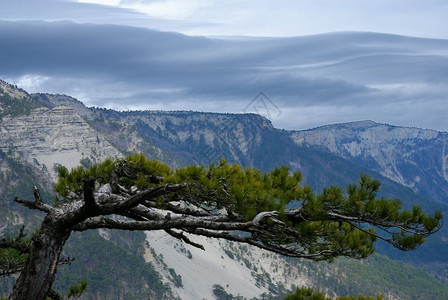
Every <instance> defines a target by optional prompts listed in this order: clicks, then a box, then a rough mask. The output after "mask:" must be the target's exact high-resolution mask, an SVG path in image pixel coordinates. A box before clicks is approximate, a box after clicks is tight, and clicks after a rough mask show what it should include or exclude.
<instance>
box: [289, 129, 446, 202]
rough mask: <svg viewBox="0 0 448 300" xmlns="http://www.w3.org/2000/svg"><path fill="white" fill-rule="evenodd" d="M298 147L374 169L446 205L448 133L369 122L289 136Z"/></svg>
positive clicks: (307, 131)
mask: <svg viewBox="0 0 448 300" xmlns="http://www.w3.org/2000/svg"><path fill="white" fill-rule="evenodd" d="M291 136H292V138H293V140H294V141H295V143H296V144H297V145H302V146H303V145H308V146H317V147H319V148H321V149H325V150H327V151H330V152H331V153H334V154H336V155H338V156H342V157H344V158H346V159H348V160H351V161H353V162H355V163H357V164H359V165H361V166H364V167H366V168H368V169H371V170H374V171H376V172H378V173H380V174H382V175H383V176H385V177H387V178H390V179H392V180H394V181H396V182H398V183H400V184H401V185H404V186H407V187H409V188H411V189H413V190H414V191H415V192H417V193H420V194H421V195H423V196H424V197H428V198H430V199H434V200H436V201H439V202H441V203H448V202H447V201H448V200H447V195H448V133H447V132H438V131H434V130H424V129H419V128H406V127H397V126H391V125H387V124H378V123H375V122H372V121H363V122H353V123H346V124H336V125H328V126H323V127H319V128H315V129H311V130H306V131H299V132H294V133H292V135H291Z"/></svg>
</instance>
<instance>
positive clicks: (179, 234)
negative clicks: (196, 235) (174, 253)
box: [165, 229, 205, 251]
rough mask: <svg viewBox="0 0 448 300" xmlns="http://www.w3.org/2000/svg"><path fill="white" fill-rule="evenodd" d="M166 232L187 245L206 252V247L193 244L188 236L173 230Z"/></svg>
mask: <svg viewBox="0 0 448 300" xmlns="http://www.w3.org/2000/svg"><path fill="white" fill-rule="evenodd" d="M165 232H166V233H168V234H169V235H171V236H172V237H175V238H176V239H179V240H182V241H184V242H185V243H187V244H189V245H191V246H193V247H196V248H199V249H201V250H204V251H205V248H204V246H202V245H201V244H198V243H196V242H193V241H192V240H190V239H189V238H188V237H187V236H185V235H184V234H183V233H182V232H176V231H174V230H171V229H165Z"/></svg>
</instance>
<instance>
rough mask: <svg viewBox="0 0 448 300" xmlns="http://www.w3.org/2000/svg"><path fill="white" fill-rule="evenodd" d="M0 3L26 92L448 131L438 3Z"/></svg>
mask: <svg viewBox="0 0 448 300" xmlns="http://www.w3.org/2000/svg"><path fill="white" fill-rule="evenodd" d="M0 4H1V7H2V9H1V10H0V36H1V37H2V38H1V39H0V57H1V59H0V79H3V80H6V81H8V82H10V83H13V84H17V85H18V86H19V87H22V88H24V89H25V90H27V91H29V92H50V93H59V94H68V95H71V96H74V97H76V98H78V99H79V100H81V101H83V102H84V103H85V104H86V105H88V106H100V107H107V108H112V109H117V110H136V109H152V110H153V109H156V110H198V111H212V112H232V113H242V112H256V113H260V114H262V115H264V116H265V117H267V118H269V119H270V120H271V121H272V122H273V124H274V125H275V126H276V127H279V128H285V129H298V130H301V129H308V128H312V127H316V126H320V125H326V124H331V123H340V122H351V121H358V120H365V119H369V120H373V121H376V122H381V123H388V124H393V125H400V126H412V127H420V128H429V129H435V130H440V131H448V120H447V118H446V117H445V116H447V115H448V85H447V83H448V25H447V24H448V23H447V22H446V20H445V18H446V16H447V15H448V2H447V1H445V0H428V1H417V0H401V1H390V0H388V1H386V0H377V1H365V0H357V1H355V0H340V1H330V0H313V1H303V0H295V1H294V0H277V1H267V0H258V1H253V0H244V1H243V0H228V1H216V0H208V1H200V0H80V1H69V0H14V1H5V0H0ZM260 93H262V94H260ZM260 95H262V97H257V96H260Z"/></svg>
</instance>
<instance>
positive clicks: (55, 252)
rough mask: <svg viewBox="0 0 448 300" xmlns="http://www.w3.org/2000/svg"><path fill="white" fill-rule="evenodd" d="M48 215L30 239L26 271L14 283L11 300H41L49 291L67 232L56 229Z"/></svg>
mask: <svg viewBox="0 0 448 300" xmlns="http://www.w3.org/2000/svg"><path fill="white" fill-rule="evenodd" d="M53 217H54V216H52V215H48V216H47V217H46V218H45V220H44V222H43V223H42V227H41V229H40V231H39V232H38V233H37V234H36V235H35V236H33V238H32V240H31V244H30V252H29V256H28V260H27V262H26V265H25V269H24V270H23V271H22V272H21V274H20V277H19V279H18V280H17V282H16V287H15V288H14V291H13V293H12V294H11V296H10V299H12V300H14V299H20V300H24V299H35V300H44V299H46V297H47V296H48V295H49V291H51V286H52V284H53V281H54V278H55V275H56V269H57V265H58V262H59V257H60V254H61V252H62V249H63V247H64V244H65V242H66V241H67V239H68V237H69V236H70V230H67V229H61V228H59V227H58V226H57V225H56V224H55V222H54V220H53Z"/></svg>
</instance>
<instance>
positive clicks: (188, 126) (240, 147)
mask: <svg viewBox="0 0 448 300" xmlns="http://www.w3.org/2000/svg"><path fill="white" fill-rule="evenodd" d="M28 96H29V97H30V99H31V100H32V102H33V103H37V104H38V106H39V107H38V108H34V109H30V111H29V112H27V111H19V112H18V113H17V114H16V115H15V116H8V115H6V116H5V117H4V118H3V119H2V120H1V121H0V130H2V129H3V128H4V127H5V125H8V124H9V125H8V126H10V127H11V126H13V125H14V124H13V121H14V120H16V121H17V123H16V125H17V126H16V127H17V128H19V129H20V130H22V131H20V132H22V133H24V134H25V133H29V132H33V130H34V129H33V128H31V127H30V126H31V125H32V124H33V123H28V122H26V123H28V124H25V126H23V125H20V122H22V123H24V122H25V121H26V120H28V119H32V118H33V117H34V118H35V119H38V118H39V115H45V113H47V114H48V113H50V112H51V111H52V110H54V109H55V108H56V111H59V112H60V113H67V114H68V115H69V116H72V117H73V118H75V119H74V120H75V122H74V123H73V124H75V125H76V126H75V127H76V128H77V130H78V129H80V128H87V126H88V127H89V128H91V129H89V131H88V132H89V133H88V134H87V136H88V137H89V139H87V140H88V141H89V142H88V144H92V143H93V144H95V143H97V139H98V137H100V140H101V141H104V143H106V142H108V143H109V141H110V144H111V146H112V148H114V149H116V151H117V152H116V153H123V154H126V153H131V152H135V151H142V152H145V153H146V154H147V155H148V157H151V158H155V159H160V160H162V161H165V162H168V163H170V164H171V165H173V166H180V165H186V164H191V163H209V162H211V161H210V160H207V159H211V158H214V159H218V158H219V157H226V158H227V159H228V160H230V161H234V162H238V163H242V164H243V165H246V166H255V167H256V166H258V167H260V168H262V169H264V170H269V169H271V168H272V167H273V166H276V165H278V164H286V165H289V166H290V167H291V169H293V170H297V169H302V168H303V171H304V172H303V175H304V177H305V179H306V180H307V181H308V182H307V183H309V184H313V185H318V184H320V186H323V185H328V184H330V183H335V184H338V185H340V184H341V185H345V183H346V182H347V181H349V182H350V181H353V180H356V177H357V176H358V175H359V173H358V172H362V171H363V170H367V169H365V168H364V169H363V168H361V167H356V165H355V164H354V163H350V162H349V161H347V160H346V159H343V158H341V157H338V156H336V155H334V154H331V153H327V152H325V151H321V150H319V149H317V148H316V147H314V146H312V145H303V146H298V145H296V144H294V140H293V139H292V138H291V133H290V132H289V131H286V130H278V129H276V128H274V127H273V126H272V123H270V122H269V121H268V120H267V119H265V118H263V117H254V115H250V114H249V115H240V114H214V113H210V114H209V113H195V112H182V113H177V112H164V113H163V114H158V113H157V112H151V113H147V112H146V113H145V112H117V111H113V110H106V109H100V108H86V107H85V106H84V105H83V104H82V103H81V102H79V101H78V102H76V101H77V100H76V99H74V98H71V97H69V96H64V95H52V97H54V99H46V100H45V99H43V98H42V95H38V94H33V95H28ZM58 99H59V100H58ZM0 100H1V99H0ZM50 100H51V101H50ZM74 100H76V101H74ZM0 102H1V101H0ZM62 103H65V105H68V104H70V103H72V105H73V106H75V107H77V108H73V107H72V108H68V107H65V108H64V107H63V106H62V107H61V106H59V105H56V104H62ZM45 105H50V106H52V107H51V108H50V107H43V106H45ZM76 110H79V111H84V113H85V116H84V119H81V118H80V117H79V118H77V117H76V116H75V114H76V113H75V111H76ZM76 115H77V114H76ZM137 116H139V118H137ZM42 119H45V118H42ZM54 123H55V124H63V120H61V118H59V121H58V122H54ZM26 125H28V126H29V127H28V129H27V126H26ZM37 125H39V126H41V125H40V124H39V123H37ZM6 127H7V126H6ZM52 128H54V127H52ZM223 129H225V130H224V131H223ZM77 130H66V133H67V134H70V135H69V136H70V137H71V139H73V140H77V139H79V135H77V134H75V133H76V132H77ZM92 130H93V131H92ZM52 131H53V130H51V132H50V131H49V130H41V131H35V132H39V134H40V139H42V143H44V144H45V143H47V142H48V144H49V145H53V142H50V141H51V136H52V135H51V134H52ZM5 132H6V131H5ZM8 132H10V131H8ZM70 132H72V133H70ZM92 132H93V133H92ZM22 133H21V134H22ZM61 136H63V135H59V136H57V137H56V138H55V139H54V140H55V141H59V142H60V144H59V145H65V146H67V147H68V145H69V144H70V143H71V142H72V141H71V140H70V139H67V138H65V139H64V138H60V137H61ZM76 136H78V138H76ZM2 138H4V139H6V140H7V138H6V135H2ZM23 140H24V141H26V140H27V139H23ZM37 140H38V141H40V140H39V138H37ZM13 141H14V142H13ZM16 141H17V139H12V140H11V142H10V143H11V144H12V145H13V144H16ZM241 141H245V143H242V142H241ZM120 143H121V144H120ZM103 145H104V144H103ZM65 146H64V147H65ZM53 147H54V145H53ZM108 147H109V146H108ZM31 148H34V147H29V148H28V149H29V150H30V151H31V152H30V153H33V152H32V151H34V149H31ZM55 149H58V148H57V147H56V148H55ZM70 149H73V146H70ZM204 149H206V150H210V149H211V150H216V151H217V152H218V154H219V155H218V156H213V157H212V156H210V155H209V156H208V157H204V156H199V153H200V151H201V150H204ZM41 150H42V149H41ZM80 150H81V151H80V153H83V155H82V156H81V157H82V158H83V159H85V158H91V156H92V155H93V157H94V158H95V159H98V160H100V159H101V157H102V156H98V153H96V155H97V156H96V157H95V153H94V152H95V151H92V149H89V147H85V146H82V145H81V146H80ZM27 151H28V150H27ZM45 151H47V150H45ZM78 153H79V152H78ZM5 155H8V153H6V154H5ZM9 155H11V154H9ZM13 157H14V156H13ZM15 157H16V159H20V157H21V156H15ZM30 157H31V156H30ZM95 159H91V161H90V162H86V161H85V160H84V163H85V164H86V166H87V165H88V164H89V163H94V162H95ZM38 161H39V160H38ZM1 162H2V161H1V159H0V163H1ZM23 163H24V164H27V165H30V164H31V165H32V166H33V167H34V168H36V167H38V165H37V164H35V163H34V160H33V159H31V162H30V159H25V160H23ZM33 163H34V164H33ZM0 165H1V164H0ZM344 168H345V169H347V170H345V172H346V173H344V170H343V169H344ZM40 170H41V171H42V168H41V169H40ZM353 170H356V171H353ZM353 172H357V173H358V174H353ZM383 184H384V187H385V188H388V187H389V189H390V190H391V191H389V192H388V193H394V191H393V189H401V190H400V191H401V192H400V193H403V191H404V190H406V191H407V192H406V193H409V194H408V196H409V199H408V200H410V199H413V198H412V197H415V196H412V195H413V194H412V192H411V191H410V190H409V191H408V190H407V189H406V188H404V189H403V188H402V187H400V186H398V185H396V184H395V185H394V184H393V183H388V181H387V180H385V181H384V182H383ZM30 191H31V189H30ZM408 196H407V197H408ZM419 201H426V200H425V199H423V198H419ZM428 205H430V206H431V207H433V205H434V204H433V203H432V202H431V203H428ZM8 220H9V219H8ZM0 225H1V224H0ZM97 238H99V239H103V240H105V241H108V239H111V241H112V240H113V239H114V235H112V234H110V233H108V232H100V234H99V235H98V237H97ZM136 240H138V241H139V243H145V242H144V239H143V240H140V239H137V238H136ZM74 241H77V239H76V237H75V240H74ZM148 241H149V243H150V244H151V240H148ZM125 244H126V243H125ZM168 245H169V243H168V244H166V245H165V246H168ZM140 246H141V245H140ZM159 246H160V247H162V246H163V244H160V245H159ZM178 247H181V246H178ZM185 247H187V246H185ZM69 248H71V246H70V247H69ZM179 249H180V248H179ZM186 249H187V250H188V247H187V248H186ZM141 251H143V250H141ZM179 251H181V250H179ZM219 251H224V250H223V249H221V250H219ZM252 251H255V250H251V251H250V252H252ZM426 251H427V250H426ZM162 252H163V251H161V252H159V253H158V254H156V256H159V254H160V253H162ZM427 252H428V253H430V252H429V251H427ZM229 253H238V252H229ZM254 253H255V252H254ZM73 254H74V255H75V256H76V252H75V253H73ZM182 255H184V254H182ZM205 255H209V254H205ZM222 255H223V257H226V256H224V255H228V254H226V252H222ZM229 255H230V254H229ZM233 255H236V254H233ZM260 255H261V254H260ZM434 257H438V258H440V257H442V258H443V256H442V255H440V254H439V256H434ZM206 258H207V256H205V257H204V259H206ZM243 258H244V259H246V260H248V259H249V257H245V256H241V257H240V258H239V260H238V264H242V267H244V266H245V265H246V263H245V261H244V260H243ZM154 259H155V256H153V260H151V262H154V263H155V260H154ZM187 259H188V258H187ZM215 259H216V257H215ZM218 259H222V258H219V257H218ZM174 261H175V260H173V261H170V262H169V261H167V262H165V264H167V265H168V267H166V268H165V267H161V268H162V269H163V270H164V271H163V272H162V271H161V272H162V273H161V274H163V275H162V277H163V279H162V280H165V283H167V284H170V285H171V286H172V289H173V290H175V289H178V287H176V286H175V284H179V282H181V281H180V280H179V279H180V278H179V277H178V276H177V275H179V274H181V273H180V272H181V271H179V274H177V273H175V272H174V271H169V269H170V268H173V270H175V269H176V263H175V262H174ZM249 262H250V261H249ZM160 264H161V265H162V266H163V263H160ZM246 267H247V265H246ZM164 268H165V269H164ZM298 268H302V269H303V268H304V266H303V265H300V264H299V267H298ZM247 269H248V270H247V271H245V272H246V273H245V274H248V275H250V276H252V277H251V278H259V284H260V287H261V290H263V291H266V293H268V292H269V290H270V289H273V290H277V288H279V287H280V285H278V282H271V281H269V280H268V277H267V275H263V274H264V273H260V272H258V273H257V272H255V271H254V269H253V268H252V269H251V268H247ZM160 270H161V269H160ZM316 270H319V269H316ZM173 272H174V273H173ZM252 272H255V273H253V275H252ZM313 272H314V271H313ZM316 272H318V271H316ZM64 274H66V273H64ZM173 274H177V275H176V276H174V275H173ZM182 274H185V273H182ZM257 274H258V275H257ZM267 274H269V273H267ZM438 274H440V275H438V276H440V278H441V279H443V276H444V275H443V272H439V273H438ZM66 276H67V275H64V276H63V278H66ZM253 276H255V277H253ZM269 278H270V277H269ZM288 278H289V277H288ZM271 279H272V278H271ZM251 280H252V279H251ZM313 280H317V279H313ZM175 282H177V283H175ZM282 285H284V284H282ZM208 288H209V290H210V293H212V291H211V289H212V288H213V287H208ZM224 288H225V289H226V288H227V287H224ZM228 290H229V291H231V292H232V293H234V294H237V292H238V291H237V290H233V289H228ZM389 292H390V293H391V295H392V296H393V297H396V294H394V289H393V288H392V287H391V288H390V290H389ZM327 293H329V294H332V295H335V292H334V291H331V290H330V289H329V290H328V291H327ZM400 293H403V291H401V292H400ZM447 294H448V290H447ZM179 295H182V293H180V294H179ZM210 297H213V294H210Z"/></svg>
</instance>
